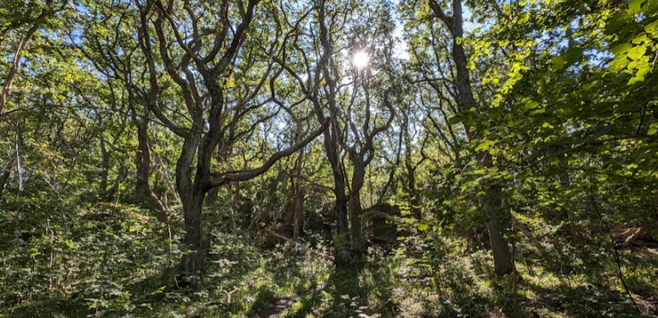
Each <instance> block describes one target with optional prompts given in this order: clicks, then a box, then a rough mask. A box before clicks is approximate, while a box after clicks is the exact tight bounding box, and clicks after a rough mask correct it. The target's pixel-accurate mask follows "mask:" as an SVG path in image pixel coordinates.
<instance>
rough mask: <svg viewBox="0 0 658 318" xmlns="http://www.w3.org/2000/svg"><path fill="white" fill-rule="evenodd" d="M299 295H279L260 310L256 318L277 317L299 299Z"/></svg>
mask: <svg viewBox="0 0 658 318" xmlns="http://www.w3.org/2000/svg"><path fill="white" fill-rule="evenodd" d="M299 298H300V297H299V296H298V295H290V296H286V297H277V298H274V300H272V302H271V303H270V304H269V305H268V306H267V307H266V308H263V309H261V310H259V311H258V312H257V313H256V316H255V317H254V318H277V317H279V315H280V314H281V313H282V312H283V311H284V310H286V309H288V308H289V307H290V306H292V305H293V304H294V303H296V302H297V301H298V300H299Z"/></svg>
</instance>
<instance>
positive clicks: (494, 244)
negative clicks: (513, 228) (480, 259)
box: [482, 185, 514, 276]
mask: <svg viewBox="0 0 658 318" xmlns="http://www.w3.org/2000/svg"><path fill="white" fill-rule="evenodd" d="M499 195H500V188H499V187H498V186H495V185H494V186H492V187H491V188H490V191H489V193H488V195H487V196H486V197H485V198H484V202H483V204H482V206H483V208H484V210H485V211H484V212H485V213H486V214H487V222H486V226H487V231H488V232H489V242H490V243H491V251H492V253H493V258H494V271H495V273H496V275H498V276H505V275H507V274H511V273H513V272H514V261H513V259H512V253H511V252H510V248H509V243H508V242H507V239H505V236H504V233H505V224H506V223H507V222H504V220H505V217H504V216H503V215H502V214H503V213H504V211H503V209H501V206H502V200H501V199H500V198H499Z"/></svg>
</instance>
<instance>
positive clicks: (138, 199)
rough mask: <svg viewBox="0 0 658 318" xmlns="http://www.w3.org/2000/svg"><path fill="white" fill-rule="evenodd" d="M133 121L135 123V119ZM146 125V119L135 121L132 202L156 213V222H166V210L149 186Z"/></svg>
mask: <svg viewBox="0 0 658 318" xmlns="http://www.w3.org/2000/svg"><path fill="white" fill-rule="evenodd" d="M135 121H137V119H136V118H135ZM148 123H149V122H148V118H146V117H141V118H140V119H139V120H138V121H137V154H136V156H135V166H136V168H137V180H136V181H135V195H134V198H133V200H134V202H135V203H137V204H139V205H141V206H142V207H145V208H148V209H153V210H155V211H157V213H156V217H157V218H158V221H160V222H167V214H166V213H165V210H166V209H165V207H164V205H163V204H162V202H161V201H160V199H158V197H157V196H156V195H155V193H153V190H151V186H150V185H149V176H150V174H151V151H150V149H149V139H148Z"/></svg>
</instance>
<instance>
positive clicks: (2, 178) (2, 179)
mask: <svg viewBox="0 0 658 318" xmlns="http://www.w3.org/2000/svg"><path fill="white" fill-rule="evenodd" d="M13 166H14V161H13V160H12V161H11V162H9V163H8V164H6V165H5V166H4V167H3V168H2V173H0V201H2V193H3V192H4V191H5V188H7V184H9V177H11V168H12V167H13Z"/></svg>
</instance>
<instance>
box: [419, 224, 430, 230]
mask: <svg viewBox="0 0 658 318" xmlns="http://www.w3.org/2000/svg"><path fill="white" fill-rule="evenodd" d="M427 227H428V225H427V224H425V223H420V224H418V230H419V231H425V230H427Z"/></svg>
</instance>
